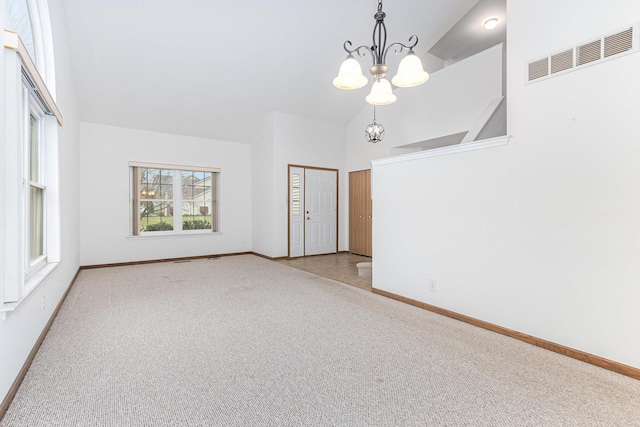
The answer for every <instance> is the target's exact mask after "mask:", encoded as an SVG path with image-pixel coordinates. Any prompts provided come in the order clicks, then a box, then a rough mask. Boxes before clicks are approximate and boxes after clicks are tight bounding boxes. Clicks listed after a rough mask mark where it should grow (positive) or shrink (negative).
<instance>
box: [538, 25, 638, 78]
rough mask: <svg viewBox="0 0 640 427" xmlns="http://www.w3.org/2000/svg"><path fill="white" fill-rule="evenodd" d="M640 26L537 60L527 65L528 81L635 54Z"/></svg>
mask: <svg viewBox="0 0 640 427" xmlns="http://www.w3.org/2000/svg"><path fill="white" fill-rule="evenodd" d="M639 33H640V24H639V23H636V24H633V25H631V26H628V27H625V28H623V29H621V30H618V31H615V32H611V33H608V34H605V35H604V36H602V37H600V38H598V39H597V40H593V39H592V40H590V41H588V42H585V43H581V44H579V45H577V46H574V47H571V48H568V49H564V50H563V51H560V52H559V53H555V54H553V55H549V56H547V57H546V58H543V59H537V60H535V61H532V62H529V63H528V64H527V68H528V70H527V72H528V80H529V81H530V82H532V81H535V80H540V79H542V80H546V78H548V77H551V76H555V75H560V74H565V73H567V72H570V71H574V70H578V69H580V68H581V67H583V66H589V65H593V64H598V63H600V62H603V61H607V60H609V59H614V58H615V57H616V56H617V55H625V54H628V53H635V52H638V50H639V43H638V35H639Z"/></svg>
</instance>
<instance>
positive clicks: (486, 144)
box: [371, 135, 511, 167]
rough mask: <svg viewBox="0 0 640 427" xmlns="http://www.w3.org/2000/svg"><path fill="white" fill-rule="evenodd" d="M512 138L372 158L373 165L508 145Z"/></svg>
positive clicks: (508, 136)
mask: <svg viewBox="0 0 640 427" xmlns="http://www.w3.org/2000/svg"><path fill="white" fill-rule="evenodd" d="M510 138H511V136H510V135H505V136H499V137H497V138H491V139H483V140H480V141H473V142H469V143H465V144H458V145H450V146H448V147H442V148H434V149H432V150H424V151H417V152H415V153H408V154H402V155H399V156H394V157H386V158H383V159H376V160H371V166H373V167H375V166H382V165H389V164H393V163H402V162H408V161H411V160H419V159H426V158H428V157H437V156H445V155H447V154H454V153H462V152H465V151H473V150H481V149H483V148H491V147H499V146H501V145H506V144H507V143H508V142H509V139H510Z"/></svg>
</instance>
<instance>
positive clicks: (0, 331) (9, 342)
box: [0, 0, 80, 401]
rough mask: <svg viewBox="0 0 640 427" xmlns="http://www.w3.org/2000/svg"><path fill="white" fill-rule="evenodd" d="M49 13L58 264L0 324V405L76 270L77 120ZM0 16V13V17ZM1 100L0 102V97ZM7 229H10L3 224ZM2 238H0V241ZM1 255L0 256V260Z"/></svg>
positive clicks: (59, 8) (55, 5)
mask: <svg viewBox="0 0 640 427" xmlns="http://www.w3.org/2000/svg"><path fill="white" fill-rule="evenodd" d="M2 10H4V2H0V11H2ZM49 12H50V15H51V21H52V32H53V41H54V52H55V65H56V82H55V83H56V95H57V96H56V103H57V105H58V107H59V108H60V110H61V112H62V114H63V117H64V126H63V127H61V128H59V132H58V142H59V160H60V203H61V207H60V214H61V215H60V216H61V221H62V223H61V242H62V243H61V244H62V249H61V251H62V252H61V253H62V259H61V261H60V263H59V264H58V266H57V267H56V268H55V269H54V270H53V271H52V272H51V274H50V275H49V276H48V277H47V278H46V279H45V280H44V281H43V282H41V283H40V284H39V285H38V286H37V287H36V288H35V290H34V291H33V292H32V293H31V294H29V295H28V296H27V297H26V298H25V299H24V300H23V301H22V302H21V303H20V305H19V306H18V308H17V309H16V311H14V312H12V313H11V314H10V315H9V316H8V318H7V319H6V321H4V322H0V361H1V366H2V369H0V401H1V400H2V399H4V397H5V396H6V394H7V392H8V390H9V388H10V387H11V385H12V384H13V382H14V381H15V379H16V377H17V375H18V373H19V371H20V369H21V368H22V366H23V364H24V363H25V361H26V359H27V357H28V355H29V353H30V352H31V350H32V349H33V346H34V344H35V343H36V341H37V339H38V337H39V336H40V334H41V333H42V331H43V329H44V327H45V325H46V324H47V322H48V321H49V319H50V318H51V315H52V313H53V310H54V309H55V307H56V306H57V304H58V302H59V301H60V299H61V298H62V295H63V294H64V291H65V290H66V289H67V287H68V286H69V284H70V283H71V280H72V279H73V276H74V275H75V273H76V272H77V270H78V250H79V242H78V235H79V230H78V227H77V224H78V221H79V195H78V182H79V178H80V175H79V168H78V152H79V136H78V124H79V119H78V111H77V105H76V97H75V90H74V83H73V82H74V81H73V75H72V72H71V60H70V51H69V46H68V44H67V34H66V23H65V15H64V7H63V4H62V2H61V1H59V0H51V1H50V2H49ZM2 15H3V14H2V13H0V16H2ZM2 28H4V26H2ZM3 72H4V67H0V81H2V80H3V76H2V73H3ZM1 99H4V98H3V97H0V100H1ZM0 103H1V102H0ZM3 133H4V132H0V135H1V134H3ZM0 138H1V136H0ZM4 226H5V225H4V222H3V227H4ZM8 226H14V225H13V224H8ZM2 235H3V234H0V236H2ZM2 255H3V254H0V256H2ZM43 298H44V300H45V306H44V309H43V308H42V300H43Z"/></svg>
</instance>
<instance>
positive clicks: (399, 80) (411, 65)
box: [391, 49, 429, 87]
mask: <svg viewBox="0 0 640 427" xmlns="http://www.w3.org/2000/svg"><path fill="white" fill-rule="evenodd" d="M427 80H429V73H427V72H426V71H425V70H424V69H423V68H422V62H421V61H420V58H418V57H417V56H416V54H415V53H414V52H413V50H412V49H410V50H409V52H407V54H406V55H405V57H404V58H402V61H400V65H399V66H398V73H397V74H396V75H395V76H393V78H392V79H391V83H393V85H394V86H397V87H413V86H418V85H421V84H422V83H424V82H426V81H427Z"/></svg>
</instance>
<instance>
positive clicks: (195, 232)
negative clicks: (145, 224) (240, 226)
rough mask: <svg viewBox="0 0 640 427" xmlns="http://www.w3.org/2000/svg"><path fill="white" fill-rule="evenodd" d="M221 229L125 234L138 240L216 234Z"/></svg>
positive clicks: (219, 233)
mask: <svg viewBox="0 0 640 427" xmlns="http://www.w3.org/2000/svg"><path fill="white" fill-rule="evenodd" d="M222 234H223V233H222V231H207V230H183V231H181V232H180V233H176V232H173V231H147V232H146V233H144V234H140V235H138V236H132V235H129V236H127V239H132V240H138V239H149V238H151V239H157V238H162V237H165V238H167V237H171V238H174V237H190V236H216V235H222Z"/></svg>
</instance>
